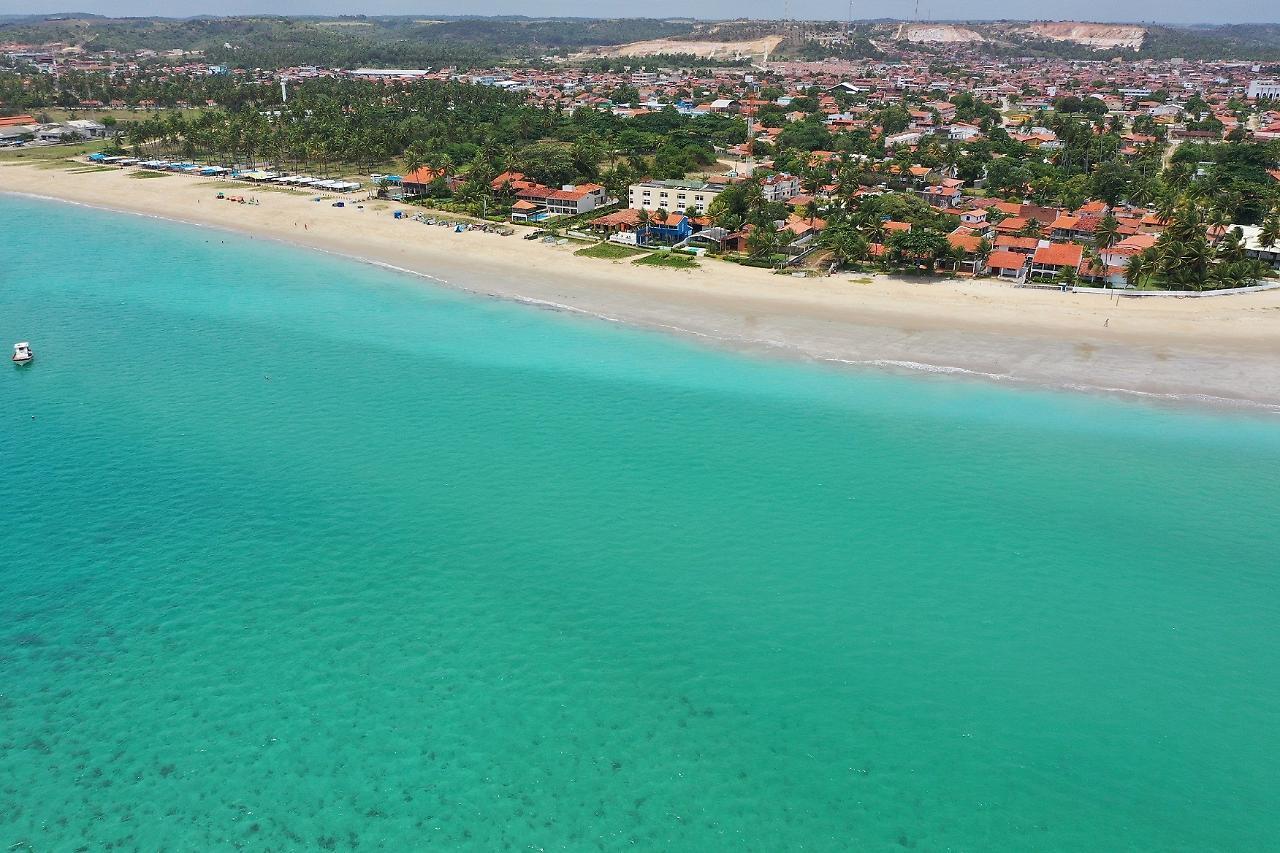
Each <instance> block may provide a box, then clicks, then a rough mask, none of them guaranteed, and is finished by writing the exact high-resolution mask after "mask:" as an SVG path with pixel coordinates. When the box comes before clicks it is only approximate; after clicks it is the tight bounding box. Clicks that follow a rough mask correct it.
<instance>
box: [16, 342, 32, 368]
mask: <svg viewBox="0 0 1280 853" xmlns="http://www.w3.org/2000/svg"><path fill="white" fill-rule="evenodd" d="M35 357H36V354H35V353H33V352H32V351H31V344H29V343H27V342H26V341H23V342H22V343H17V344H14V345H13V363H14V364H29V363H30V362H31V360H32V359H33V358H35Z"/></svg>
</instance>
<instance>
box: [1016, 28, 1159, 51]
mask: <svg viewBox="0 0 1280 853" xmlns="http://www.w3.org/2000/svg"><path fill="white" fill-rule="evenodd" d="M1013 32H1015V33H1019V34H1021V35H1026V36H1030V37H1032V38H1042V39H1049V40H1050V41H1070V42H1075V43H1076V44H1079V45H1084V46H1085V47H1091V48H1094V49H1095V50H1114V49H1116V48H1128V49H1131V50H1138V49H1139V48H1141V47H1142V42H1143V40H1144V39H1146V37H1147V31H1146V29H1145V28H1143V27H1139V26H1135V25H1132V24H1084V23H1080V22H1078V21H1043V22H1037V23H1031V24H1025V25H1023V26H1020V27H1017V28H1015V29H1014V30H1013Z"/></svg>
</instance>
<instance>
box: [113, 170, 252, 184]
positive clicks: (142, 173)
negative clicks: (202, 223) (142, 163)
mask: <svg viewBox="0 0 1280 853" xmlns="http://www.w3.org/2000/svg"><path fill="white" fill-rule="evenodd" d="M172 174H173V173H172V172H148V171H146V170H145V169H139V170H138V171H136V172H130V173H129V177H131V178H137V179H138V180H140V181H145V180H147V179H149V178H168V177H170V176H171V175H172ZM240 188H241V189H244V187H243V186H241V187H240Z"/></svg>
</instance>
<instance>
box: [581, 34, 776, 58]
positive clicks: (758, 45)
mask: <svg viewBox="0 0 1280 853" xmlns="http://www.w3.org/2000/svg"><path fill="white" fill-rule="evenodd" d="M782 41H783V36H781V35H771V36H764V37H762V38H757V39H746V40H741V41H684V40H682V39H649V40H647V41H637V42H631V43H630V44H620V45H616V46H613V47H603V48H598V49H596V50H593V51H590V52H589V55H592V56H656V55H659V54H671V53H688V54H693V55H694V56H699V57H702V58H703V59H739V58H748V57H757V56H767V55H768V54H771V53H773V52H774V51H775V50H777V47H778V45H780V44H782ZM584 55H585V54H584Z"/></svg>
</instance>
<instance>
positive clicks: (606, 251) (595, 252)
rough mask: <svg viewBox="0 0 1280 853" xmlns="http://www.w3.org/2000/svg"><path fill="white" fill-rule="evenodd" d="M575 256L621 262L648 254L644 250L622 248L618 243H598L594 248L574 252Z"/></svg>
mask: <svg viewBox="0 0 1280 853" xmlns="http://www.w3.org/2000/svg"><path fill="white" fill-rule="evenodd" d="M574 254H575V255H581V256H582V257H584V258H600V259H602V260H606V261H621V260H625V259H626V258H634V257H636V256H637V255H643V254H646V252H645V251H644V249H635V248H632V247H631V246H621V245H619V244H617V243H597V244H596V245H594V246H588V247H587V248H585V249H579V250H578V251H576V252H574Z"/></svg>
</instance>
